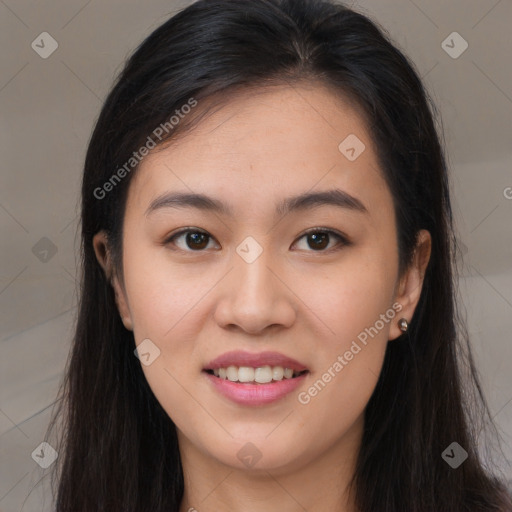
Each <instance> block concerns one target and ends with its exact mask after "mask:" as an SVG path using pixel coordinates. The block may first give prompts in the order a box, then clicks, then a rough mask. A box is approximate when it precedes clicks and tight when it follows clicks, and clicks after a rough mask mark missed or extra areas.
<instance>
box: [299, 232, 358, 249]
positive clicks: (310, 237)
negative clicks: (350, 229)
mask: <svg viewBox="0 0 512 512" xmlns="http://www.w3.org/2000/svg"><path fill="white" fill-rule="evenodd" d="M303 238H305V239H306V241H307V242H306V243H307V246H308V247H309V248H310V249H313V251H316V252H328V251H329V250H330V249H332V248H333V247H332V246H331V247H329V245H330V243H331V241H332V239H333V238H334V239H337V240H338V242H339V243H338V246H340V247H338V248H341V247H342V246H345V245H350V242H349V241H348V240H347V239H346V238H345V237H343V236H342V235H340V234H338V233H336V232H334V231H332V230H330V229H315V230H313V231H309V232H307V233H305V234H304V235H302V237H300V239H299V240H302V239H303ZM326 249H327V250H326ZM306 250H307V249H306Z"/></svg>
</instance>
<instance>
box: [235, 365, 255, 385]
mask: <svg viewBox="0 0 512 512" xmlns="http://www.w3.org/2000/svg"><path fill="white" fill-rule="evenodd" d="M253 380H254V368H249V367H248V366H240V368H238V381H239V382H252V381H253Z"/></svg>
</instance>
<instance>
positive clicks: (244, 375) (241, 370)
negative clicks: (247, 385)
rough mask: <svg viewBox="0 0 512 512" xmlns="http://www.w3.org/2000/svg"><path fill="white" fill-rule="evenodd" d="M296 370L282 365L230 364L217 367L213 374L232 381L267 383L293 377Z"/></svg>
mask: <svg viewBox="0 0 512 512" xmlns="http://www.w3.org/2000/svg"><path fill="white" fill-rule="evenodd" d="M294 373H295V375H297V373H298V372H294V371H293V370H292V369H291V368H283V367H282V366H268V365H267V366H260V367H258V368H252V367H250V366H240V367H237V366H228V367H227V368H215V369H214V370H213V374H214V375H215V376H216V377H219V378H220V379H227V380H230V381H231V382H256V383H258V384H267V383H269V382H272V381H280V380H283V378H284V379H291V378H292V377H293V375H294Z"/></svg>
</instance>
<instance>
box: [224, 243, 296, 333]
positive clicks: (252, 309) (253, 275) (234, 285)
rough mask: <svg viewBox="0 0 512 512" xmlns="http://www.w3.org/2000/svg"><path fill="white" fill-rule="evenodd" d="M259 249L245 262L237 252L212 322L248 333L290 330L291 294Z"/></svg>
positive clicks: (277, 270)
mask: <svg viewBox="0 0 512 512" xmlns="http://www.w3.org/2000/svg"><path fill="white" fill-rule="evenodd" d="M269 255H270V251H267V250H263V252H262V254H261V255H260V256H259V257H258V258H257V259H256V260H255V261H253V262H251V263H248V262H246V261H245V260H244V259H243V258H241V257H240V256H239V255H238V254H237V253H235V254H234V256H233V264H234V268H233V270H232V271H231V272H230V273H229V276H228V279H227V280H226V281H225V283H224V285H223V288H222V290H221V291H220V298H219V301H218V303H217V307H216V309H215V315H214V316H215V319H216V321H217V323H218V325H219V326H221V327H223V328H226V329H231V330H233V329H240V330H242V331H244V332H246V333H249V334H261V333H263V332H264V331H265V330H270V329H271V328H272V329H277V326H280V327H282V328H285V327H290V326H291V325H292V324H293V322H294V321H295V317H296V307H295V305H296V302H295V301H294V298H295V295H294V294H293V292H292V290H291V289H290V288H289V287H288V286H289V284H288V283H287V280H286V278H285V276H284V275H283V272H282V271H280V270H279V266H278V265H276V264H275V261H272V258H271V257H269Z"/></svg>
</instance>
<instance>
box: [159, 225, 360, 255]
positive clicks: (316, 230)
mask: <svg viewBox="0 0 512 512" xmlns="http://www.w3.org/2000/svg"><path fill="white" fill-rule="evenodd" d="M187 233H200V234H204V235H207V237H209V241H210V240H212V239H213V236H211V235H210V234H209V233H207V232H206V231H203V230H201V229H197V228H186V229H182V230H181V231H178V232H177V233H175V234H173V235H172V236H170V237H169V238H167V239H166V240H165V241H164V245H168V244H170V243H172V242H173V241H174V240H175V239H176V238H179V237H180V236H182V235H186V234H187ZM315 233H324V234H328V235H329V237H331V236H334V237H335V238H337V239H338V241H339V242H341V243H338V245H337V246H334V247H331V248H330V249H319V250H317V251H315V250H313V249H311V250H309V251H307V252H314V253H331V252H333V251H338V250H340V249H341V248H343V247H348V246H350V245H352V242H350V240H348V238H347V237H346V236H344V235H342V234H341V233H339V232H337V231H333V230H332V229H328V228H313V229H310V230H308V231H306V232H305V233H303V234H302V235H301V236H300V237H299V238H298V239H297V240H301V239H302V238H304V237H306V236H308V235H312V234H315ZM329 243H330V240H329ZM178 250H180V251H182V252H194V253H201V252H205V249H200V250H192V249H187V250H185V249H181V248H178Z"/></svg>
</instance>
